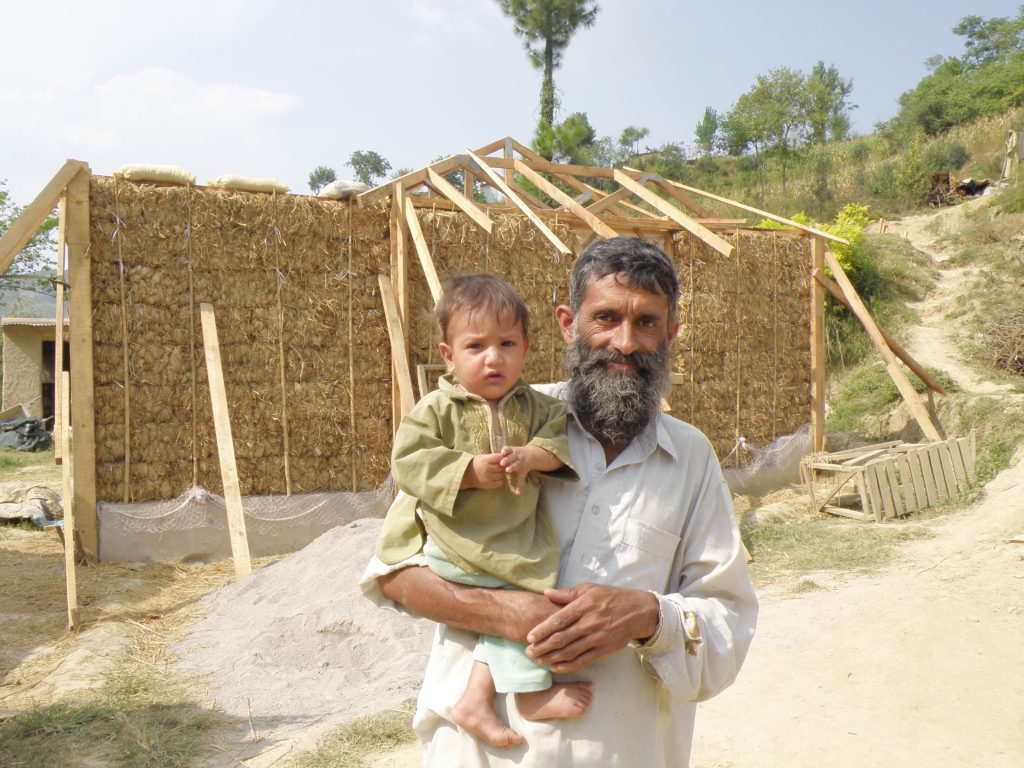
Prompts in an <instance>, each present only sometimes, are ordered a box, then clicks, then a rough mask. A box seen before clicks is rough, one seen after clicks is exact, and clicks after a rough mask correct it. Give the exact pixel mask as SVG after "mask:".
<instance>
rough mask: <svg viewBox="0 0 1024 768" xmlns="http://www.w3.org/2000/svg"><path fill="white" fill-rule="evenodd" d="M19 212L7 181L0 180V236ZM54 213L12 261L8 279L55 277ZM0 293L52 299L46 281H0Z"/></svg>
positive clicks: (56, 222)
mask: <svg viewBox="0 0 1024 768" xmlns="http://www.w3.org/2000/svg"><path fill="white" fill-rule="evenodd" d="M21 212H22V209H21V208H19V207H18V206H17V205H15V204H14V201H13V200H12V199H11V195H10V193H9V192H8V191H7V180H6V179H0V235H2V234H3V233H4V232H6V231H7V230H8V229H9V228H10V226H11V224H13V223H14V220H15V219H17V218H18V216H19V215H20V214H21ZM57 224H58V219H57V212H56V210H54V211H53V212H51V214H50V215H49V216H48V217H47V218H46V219H45V220H44V221H43V223H42V225H41V226H40V227H39V229H38V230H36V232H35V234H34V235H32V237H31V238H29V241H28V242H27V243H26V244H25V246H24V247H23V248H22V249H21V251H19V252H18V255H17V256H15V257H14V261H12V262H11V265H10V267H8V268H7V274H11V275H43V274H47V275H52V274H55V273H56V271H55V266H56V257H55V255H54V248H55V247H56V244H55V243H54V240H53V235H54V232H55V231H56V229H57ZM0 290H5V291H10V290H16V291H26V290H27V291H34V292H36V293H42V294H45V295H47V296H52V295H53V285H52V283H50V281H48V280H21V279H9V278H3V277H0Z"/></svg>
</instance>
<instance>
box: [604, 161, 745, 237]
mask: <svg viewBox="0 0 1024 768" xmlns="http://www.w3.org/2000/svg"><path fill="white" fill-rule="evenodd" d="M615 181H616V182H618V184H620V185H621V186H623V187H625V188H626V189H628V190H630V191H631V192H632V193H633V194H634V195H636V196H637V197H639V198H640V199H641V200H643V201H645V202H647V203H649V204H650V205H652V206H653V207H654V208H656V209H657V210H659V211H661V212H662V213H664V214H665V215H666V216H668V217H669V218H670V219H672V221H674V222H676V223H677V224H679V225H680V226H681V227H682V228H683V229H685V230H686V231H688V232H689V233H690V234H692V235H694V236H695V237H698V238H700V239H701V240H703V241H704V242H705V243H707V244H708V245H710V246H711V247H712V248H714V249H715V250H716V251H718V252H719V253H720V254H722V255H723V256H726V257H728V256H731V255H732V252H733V251H734V250H735V249H734V248H733V246H732V244H731V243H729V242H727V241H726V240H723V239H722V238H721V237H719V236H718V235H716V234H715V233H714V232H712V231H711V230H710V229H708V228H707V227H705V226H702V225H700V224H698V223H697V222H695V221H694V220H693V219H691V218H690V217H689V216H687V215H686V214H685V213H683V212H682V211H681V210H679V209H678V208H676V207H675V206H674V205H672V203H670V202H668V201H667V200H663V199H662V198H660V197H658V196H657V195H656V194H654V192H652V191H651V190H649V189H647V187H645V186H643V185H642V184H641V183H639V182H638V181H636V180H635V179H633V178H632V177H631V176H629V175H628V174H626V173H623V172H622V171H620V170H618V169H616V170H615Z"/></svg>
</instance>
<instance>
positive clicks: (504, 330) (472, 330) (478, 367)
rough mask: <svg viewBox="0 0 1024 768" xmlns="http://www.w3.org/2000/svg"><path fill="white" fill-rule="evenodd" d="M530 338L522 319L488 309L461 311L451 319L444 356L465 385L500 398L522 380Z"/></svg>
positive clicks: (474, 391)
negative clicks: (520, 377)
mask: <svg viewBox="0 0 1024 768" xmlns="http://www.w3.org/2000/svg"><path fill="white" fill-rule="evenodd" d="M529 348H530V342H529V341H528V340H527V339H526V337H525V336H524V335H523V325H522V323H520V322H518V321H516V320H514V319H512V318H509V317H501V318H497V317H495V316H494V314H493V313H491V312H488V311H486V310H485V311H483V312H473V313H472V314H467V313H459V314H457V315H455V316H454V317H452V318H451V320H450V321H449V322H448V341H447V342H441V343H440V344H438V349H440V350H441V356H442V357H443V358H444V361H445V362H446V363H448V368H449V370H452V371H454V372H455V375H456V376H458V378H459V383H460V384H461V385H462V387H463V389H465V390H466V391H467V392H470V393H472V394H474V395H479V396H480V397H482V398H484V399H486V400H489V401H491V402H497V401H498V400H500V399H501V398H502V397H504V396H505V395H506V394H507V393H508V391H509V390H510V389H512V387H513V385H514V384H515V383H516V382H517V381H518V380H519V376H520V374H521V373H522V371H523V361H524V360H525V358H526V350H528V349H529Z"/></svg>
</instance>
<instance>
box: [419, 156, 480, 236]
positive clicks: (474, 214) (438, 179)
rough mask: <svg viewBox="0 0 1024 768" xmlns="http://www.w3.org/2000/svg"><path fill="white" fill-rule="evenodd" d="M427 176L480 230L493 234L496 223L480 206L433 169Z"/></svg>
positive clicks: (428, 170) (429, 169)
mask: <svg viewBox="0 0 1024 768" xmlns="http://www.w3.org/2000/svg"><path fill="white" fill-rule="evenodd" d="M427 176H428V177H429V179H430V183H431V184H433V185H434V188H435V189H437V191H438V192H440V193H441V194H442V195H444V196H445V197H447V198H448V199H449V200H451V201H452V202H453V203H455V205H457V206H458V207H459V209H460V210H461V211H462V212H463V213H465V214H466V215H467V216H469V218H471V219H472V220H473V221H475V222H476V224H477V226H478V227H480V229H482V230H483V231H484V232H486V233H487V234H491V230H492V229H494V222H493V221H491V217H490V216H488V215H487V214H486V213H484V212H483V211H482V210H480V208H479V206H477V204H476V203H475V202H474V201H472V200H470V199H469V198H468V197H466V196H465V195H464V194H462V193H461V192H459V190H457V189H456V188H455V187H453V186H452V185H451V184H449V183H448V180H447V179H446V178H444V176H442V175H441V174H439V173H438V172H437V171H435V170H434V169H433V168H428V169H427Z"/></svg>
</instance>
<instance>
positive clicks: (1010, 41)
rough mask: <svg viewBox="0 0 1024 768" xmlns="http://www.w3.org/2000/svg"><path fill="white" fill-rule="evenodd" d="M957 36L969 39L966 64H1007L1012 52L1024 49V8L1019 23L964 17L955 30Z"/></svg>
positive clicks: (966, 46)
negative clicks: (1006, 61) (1006, 59)
mask: <svg viewBox="0 0 1024 768" xmlns="http://www.w3.org/2000/svg"><path fill="white" fill-rule="evenodd" d="M953 34H955V35H960V36H961V37H965V38H967V39H966V40H965V41H964V48H965V51H964V61H965V62H966V63H967V64H968V65H969V66H980V65H982V64H987V63H990V62H996V61H1000V60H1003V59H1004V58H1005V57H1006V56H1008V55H1009V54H1010V53H1011V52H1013V51H1019V50H1021V49H1024V5H1022V6H1021V7H1020V10H1019V12H1018V14H1017V18H1015V19H1011V18H1009V17H1006V16H997V17H995V18H991V19H984V18H982V17H981V16H964V17H963V18H962V19H960V23H959V24H957V25H956V26H955V27H953Z"/></svg>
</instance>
